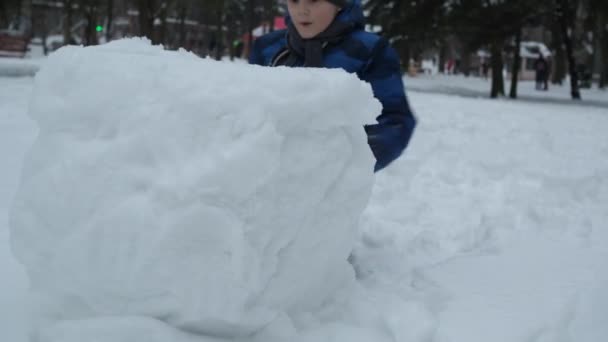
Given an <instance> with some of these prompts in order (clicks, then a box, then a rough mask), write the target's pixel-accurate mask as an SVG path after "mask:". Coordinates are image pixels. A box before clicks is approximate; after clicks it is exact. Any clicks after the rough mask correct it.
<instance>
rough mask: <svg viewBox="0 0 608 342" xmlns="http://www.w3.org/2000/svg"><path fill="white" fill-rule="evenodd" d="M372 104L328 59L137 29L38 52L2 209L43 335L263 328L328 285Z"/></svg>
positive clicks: (354, 212)
mask: <svg viewBox="0 0 608 342" xmlns="http://www.w3.org/2000/svg"><path fill="white" fill-rule="evenodd" d="M345 98H348V99H349V100H348V101H344V99H345ZM379 111H380V105H379V103H378V102H377V101H376V100H374V99H373V96H372V92H371V88H370V87H369V86H368V85H366V84H365V83H362V82H360V81H359V80H358V79H357V78H356V77H355V76H353V75H349V74H346V73H344V72H342V71H327V70H293V69H269V68H260V67H252V66H248V65H240V64H233V63H220V62H215V61H211V60H201V59H199V58H197V57H195V56H194V55H191V54H188V53H186V52H183V51H182V52H168V51H163V50H162V49H160V48H158V47H152V46H150V45H149V44H148V43H147V42H146V41H143V40H138V39H133V40H122V41H117V42H112V43H110V44H107V45H104V46H99V47H90V48H81V47H66V48H63V49H61V50H59V51H57V52H56V53H54V54H53V55H51V56H50V57H49V59H48V61H47V63H46V64H45V66H44V67H43V68H42V69H41V71H40V72H39V73H38V74H37V77H36V84H35V87H34V91H33V99H32V102H31V105H30V111H29V115H30V117H31V118H32V119H34V120H35V121H36V123H37V124H38V126H39V128H40V134H39V136H38V138H37V140H36V142H35V144H34V146H33V148H32V149H31V151H30V152H29V154H28V156H27V157H26V161H25V164H24V171H23V176H22V183H21V185H20V188H19V190H18V194H17V197H16V200H15V203H14V206H13V210H12V215H11V229H12V230H11V233H12V246H13V251H14V253H15V255H16V256H17V258H18V259H19V261H21V262H22V263H23V264H24V265H25V266H26V269H27V272H28V274H29V277H30V280H31V283H32V287H33V290H34V292H35V298H36V303H35V305H36V309H37V311H38V315H39V316H41V317H42V318H41V320H40V322H39V323H38V324H40V326H41V327H42V329H41V333H40V337H41V338H42V340H43V341H70V338H74V339H75V340H80V341H81V340H82V336H87V335H88V339H87V341H97V340H100V341H101V340H103V341H104V342H111V341H123V340H124V341H127V340H129V341H132V340H133V338H131V339H129V337H128V336H133V334H135V333H132V332H131V333H130V332H129V331H130V330H129V329H135V330H138V331H140V332H142V331H148V330H151V331H154V330H155V329H156V330H158V331H159V334H164V335H162V336H174V335H175V336H177V334H182V332H179V333H178V332H177V331H173V330H171V331H168V330H166V329H172V328H171V327H170V326H173V327H177V328H180V329H181V330H182V331H188V332H194V333H198V334H201V335H205V336H216V337H225V338H233V337H239V336H248V335H250V334H252V333H255V332H257V331H259V330H260V329H262V328H264V327H266V329H265V331H266V332H265V333H266V334H275V333H276V332H270V331H271V330H272V327H273V324H274V325H276V326H277V327H280V329H279V330H281V329H285V328H284V327H285V326H289V324H276V323H273V322H277V320H278V321H285V320H287V321H290V320H296V318H297V317H300V318H302V317H307V315H309V314H312V313H314V312H317V311H319V310H320V308H322V307H327V305H326V304H327V301H331V300H333V299H334V297H335V296H336V293H340V295H341V296H345V295H346V294H345V293H347V292H348V290H347V289H349V288H353V286H355V285H354V276H353V272H352V267H351V266H350V265H349V264H348V263H347V261H346V259H347V257H348V255H349V253H350V251H351V248H352V244H353V240H354V239H355V238H356V228H357V226H358V221H359V216H360V214H361V212H362V211H363V209H364V208H365V206H366V204H367V201H368V199H369V196H370V192H371V187H372V182H373V173H372V168H373V164H374V160H373V156H372V155H371V152H370V151H369V148H368V147H367V143H366V138H365V133H364V131H363V129H362V125H363V124H365V123H370V122H373V119H374V116H375V114H376V113H378V112H379ZM355 287H356V286H355ZM109 317H111V318H109ZM132 320H135V321H133V322H135V323H133V324H130V323H129V322H132ZM310 320H311V319H309V318H305V319H303V321H310ZM110 321H111V322H110ZM161 321H162V322H165V323H168V324H169V325H170V326H169V325H166V324H165V323H162V322H161ZM79 322H82V324H80V323H79ZM104 322H106V323H107V324H106V323H104ZM108 322H109V323H108ZM294 322H295V321H294ZM299 322H302V319H300V321H299ZM159 324H160V325H159ZM294 324H296V323H294ZM298 324H300V323H298ZM296 325H297V324H296ZM309 325H310V326H314V324H312V323H309ZM108 326H110V327H114V328H110V329H109V331H108V328H107V327H108ZM304 326H307V325H306V324H304ZM121 327H125V329H122V328H121ZM138 327H139V328H138ZM269 327H270V328H269ZM310 329H312V328H310ZM313 330H314V329H313ZM313 330H310V331H313ZM121 332H124V334H122V333H121ZM83 334H84V335H83ZM95 334H98V335H95ZM353 334H355V333H353ZM70 336H71V337H70ZM175 338H178V337H175ZM135 339H137V338H135ZM150 340H157V339H150ZM161 340H163V341H164V340H166V339H161ZM161 340H159V341H161ZM171 340H172V341H175V340H174V339H173V338H171Z"/></svg>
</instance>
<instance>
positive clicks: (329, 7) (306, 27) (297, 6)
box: [287, 0, 340, 39]
mask: <svg viewBox="0 0 608 342" xmlns="http://www.w3.org/2000/svg"><path fill="white" fill-rule="evenodd" d="M287 10H288V11H289V16H290V17H291V20H292V21H293V24H294V25H295V27H296V30H298V33H299V34H300V36H301V37H302V38H303V39H310V38H313V37H315V36H316V35H318V34H319V33H321V32H323V31H325V29H327V28H328V27H329V25H330V24H331V22H332V21H334V18H335V17H336V15H337V14H338V12H339V11H340V8H339V7H338V6H336V5H334V4H332V3H331V2H328V1H326V0H287Z"/></svg>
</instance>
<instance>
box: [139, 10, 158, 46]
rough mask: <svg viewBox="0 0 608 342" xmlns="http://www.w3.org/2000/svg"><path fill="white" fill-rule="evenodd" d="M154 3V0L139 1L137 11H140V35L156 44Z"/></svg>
mask: <svg viewBox="0 0 608 342" xmlns="http://www.w3.org/2000/svg"><path fill="white" fill-rule="evenodd" d="M152 2H153V0H137V10H138V11H139V35H140V36H141V37H147V38H148V39H150V40H151V41H153V42H154V41H155V39H154V34H153V33H154V9H153V7H154V6H153V3H152Z"/></svg>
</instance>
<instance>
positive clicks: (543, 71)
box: [534, 53, 549, 90]
mask: <svg viewBox="0 0 608 342" xmlns="http://www.w3.org/2000/svg"><path fill="white" fill-rule="evenodd" d="M534 70H535V71H536V90H548V89H549V63H547V60H546V59H545V57H544V56H543V54H542V53H541V54H539V55H538V59H537V60H536V62H534Z"/></svg>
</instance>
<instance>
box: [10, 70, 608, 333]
mask: <svg viewBox="0 0 608 342" xmlns="http://www.w3.org/2000/svg"><path fill="white" fill-rule="evenodd" d="M31 86H32V80H31V79H28V78H15V79H13V78H0V156H1V158H2V159H1V165H2V167H0V280H1V284H2V285H1V288H0V289H1V290H0V340H2V341H11V342H25V341H26V337H25V326H26V322H25V319H24V317H25V313H24V309H23V301H24V294H25V291H26V286H27V280H26V278H25V274H24V272H23V270H22V269H21V268H20V266H19V265H18V264H16V262H15V261H14V260H13V259H12V258H11V257H10V252H9V248H8V234H7V212H8V208H9V206H10V202H11V197H12V196H13V193H14V191H15V189H16V186H17V182H18V177H19V172H20V170H19V169H20V166H21V161H22V158H23V154H24V153H25V151H26V149H27V148H28V145H29V144H30V143H31V142H32V141H33V139H34V136H35V134H36V130H35V128H34V127H33V125H32V123H31V122H30V121H29V119H27V118H26V116H25V112H26V107H27V98H28V95H29V92H30V91H31ZM410 99H411V102H412V103H413V107H414V108H415V109H416V112H417V113H418V117H419V119H420V125H419V129H418V132H417V134H416V136H415V137H414V140H413V143H412V145H411V146H410V149H409V151H408V153H407V156H406V157H404V158H402V159H401V160H399V161H398V162H397V163H396V164H395V165H394V166H392V167H390V168H389V169H387V170H386V171H385V172H382V173H381V174H380V175H379V176H378V179H377V184H376V187H375V190H374V196H373V198H372V202H371V203H370V206H369V208H368V210H367V212H366V215H365V220H364V227H365V232H364V236H363V239H362V240H361V241H362V243H361V245H360V246H359V247H358V248H357V252H356V261H357V263H358V265H359V266H358V271H359V274H360V276H361V279H362V282H363V283H364V284H365V285H366V286H368V287H370V288H374V289H375V290H377V291H379V293H386V294H390V295H394V296H398V297H400V298H401V299H404V300H405V301H406V302H408V303H410V304H411V305H410V306H408V308H407V311H405V312H394V313H393V315H394V316H395V317H394V318H395V320H394V322H392V324H405V325H407V326H408V329H405V330H406V331H409V332H410V333H409V335H407V336H395V339H396V341H407V342H410V341H411V342H414V341H420V342H422V341H435V342H486V341H492V342H501V341H504V342H519V341H521V342H549V341H551V342H553V341H556V342H566V341H573V342H574V341H576V342H586V341H589V342H596V341H604V340H607V339H608V331H606V330H602V329H606V328H607V327H608V322H607V321H606V320H607V317H608V309H607V308H608V290H607V289H608V275H606V273H605V272H600V271H599V270H605V269H607V267H608V261H607V260H608V229H607V228H608V210H607V209H606V203H608V135H606V132H608V110H607V109H605V108H591V107H583V106H576V105H571V106H560V105H547V104H542V105H541V104H538V103H519V102H506V101H491V100H486V99H469V98H460V97H454V96H445V95H437V94H426V93H417V92H411V93H410ZM389 323H391V322H389Z"/></svg>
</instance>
